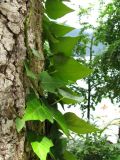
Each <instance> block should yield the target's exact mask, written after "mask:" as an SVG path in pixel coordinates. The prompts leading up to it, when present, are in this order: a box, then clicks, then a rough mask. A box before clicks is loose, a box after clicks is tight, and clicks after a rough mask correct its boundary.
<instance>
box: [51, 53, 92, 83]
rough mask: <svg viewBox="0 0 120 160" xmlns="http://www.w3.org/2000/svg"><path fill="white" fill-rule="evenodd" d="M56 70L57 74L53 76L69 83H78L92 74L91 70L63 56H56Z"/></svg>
mask: <svg viewBox="0 0 120 160" xmlns="http://www.w3.org/2000/svg"><path fill="white" fill-rule="evenodd" d="M55 69H56V72H54V73H53V76H54V77H57V78H59V79H61V80H62V81H65V82H67V83H68V82H69V83H73V82H76V81H77V80H79V79H81V78H85V77H86V76H88V75H89V74H90V73H91V72H92V70H91V69H89V68H88V67H86V66H85V65H83V64H80V63H79V62H77V61H76V60H74V59H73V58H67V57H64V56H62V55H56V56H55Z"/></svg>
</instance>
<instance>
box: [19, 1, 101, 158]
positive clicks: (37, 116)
mask: <svg viewBox="0 0 120 160" xmlns="http://www.w3.org/2000/svg"><path fill="white" fill-rule="evenodd" d="M32 3H34V2H33V1H32ZM44 7H45V8H44V10H45V14H44V16H43V44H44V53H45V71H43V72H42V73H34V72H33V71H32V69H31V67H30V66H32V64H31V63H32V58H37V59H38V60H43V59H42V58H41V53H39V52H38V51H37V48H35V49H33V48H31V47H30V46H29V44H28V35H27V34H28V32H27V29H28V27H29V25H30V18H31V15H32V14H34V13H31V12H33V11H34V8H32V5H31V8H30V11H31V12H30V13H29V15H28V16H27V17H26V19H25V23H24V24H25V45H26V47H27V54H28V56H27V59H26V62H25V71H26V75H27V77H28V78H29V81H30V82H31V84H32V85H30V88H29V94H28V96H27V98H26V110H25V113H24V115H23V117H22V118H20V117H19V118H17V119H16V127H17V130H18V131H19V132H20V130H21V129H22V128H23V127H24V125H25V124H26V122H27V121H35V123H36V125H37V124H38V123H37V122H38V121H39V122H41V125H42V126H41V127H42V128H38V129H37V130H35V131H34V133H33V131H32V133H31V131H28V132H27V133H28V134H27V137H29V138H28V141H29V143H30V144H31V147H32V149H33V151H34V152H35V154H36V155H37V156H38V157H39V158H40V159H41V160H45V159H47V157H51V158H52V159H57V160H61V159H64V160H69V159H70V158H69V157H71V159H72V160H73V159H75V158H74V155H72V156H71V153H69V152H68V151H67V150H66V142H67V141H66V139H65V138H63V137H62V135H64V136H65V135H66V136H67V138H69V137H70V134H71V131H74V132H76V133H78V134H80V133H83V134H85V133H91V132H96V131H98V129H97V128H96V127H94V126H93V125H91V124H89V123H87V122H85V121H84V120H82V119H80V118H79V117H77V116H76V115H75V114H73V113H66V114H65V115H63V114H62V113H61V112H60V111H58V108H57V103H58V102H59V103H61V104H64V103H65V101H67V103H70V104H71V102H72V103H73V101H74V103H78V101H79V102H80V99H79V98H78V95H76V93H74V92H73V91H71V89H70V87H69V85H70V84H73V83H74V82H76V81H77V80H78V79H81V78H84V77H86V76H88V75H89V74H91V73H92V70H91V69H89V68H88V67H87V66H85V65H84V64H81V63H80V62H78V61H76V60H75V59H74V57H73V49H74V46H75V44H76V43H77V41H78V37H65V36H64V35H65V34H66V33H68V32H69V31H71V30H72V29H73V28H72V27H68V26H65V25H62V24H57V23H56V22H55V21H53V20H56V19H57V18H60V17H62V16H64V15H65V14H67V13H69V12H71V11H73V10H72V9H71V8H69V7H67V6H66V5H65V4H64V3H63V2H62V1H60V0H46V1H45V4H44ZM35 12H36V10H35ZM52 19H53V20H52ZM70 119H72V121H70ZM79 123H80V124H79ZM85 126H86V127H85ZM39 130H40V131H41V132H39ZM48 153H49V156H48Z"/></svg>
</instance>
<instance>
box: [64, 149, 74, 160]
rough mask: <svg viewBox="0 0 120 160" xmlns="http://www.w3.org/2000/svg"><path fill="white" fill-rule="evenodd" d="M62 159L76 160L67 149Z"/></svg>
mask: <svg viewBox="0 0 120 160" xmlns="http://www.w3.org/2000/svg"><path fill="white" fill-rule="evenodd" d="M63 157H64V160H77V159H76V157H75V156H74V155H73V154H72V153H70V152H69V151H65V152H64V154H63Z"/></svg>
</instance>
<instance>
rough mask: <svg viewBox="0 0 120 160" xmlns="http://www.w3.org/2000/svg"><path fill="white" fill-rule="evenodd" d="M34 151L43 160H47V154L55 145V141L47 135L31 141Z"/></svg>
mask: <svg viewBox="0 0 120 160" xmlns="http://www.w3.org/2000/svg"><path fill="white" fill-rule="evenodd" d="M31 145H32V148H33V151H34V152H35V153H36V155H37V156H38V157H39V158H40V159H41V160H46V158H47V154H48V153H49V152H50V148H51V147H52V146H53V143H52V141H51V140H50V139H48V138H47V137H43V138H42V140H41V138H40V141H34V142H31Z"/></svg>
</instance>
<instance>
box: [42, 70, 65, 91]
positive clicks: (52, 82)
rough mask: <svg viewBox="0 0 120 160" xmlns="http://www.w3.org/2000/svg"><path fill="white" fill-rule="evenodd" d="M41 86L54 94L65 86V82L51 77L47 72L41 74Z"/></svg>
mask: <svg viewBox="0 0 120 160" xmlns="http://www.w3.org/2000/svg"><path fill="white" fill-rule="evenodd" d="M40 80H41V83H40V84H41V86H42V88H43V89H44V90H46V91H48V92H52V93H56V89H57V88H60V87H62V86H65V85H66V83H64V82H63V81H61V80H59V79H56V78H54V77H51V76H50V75H49V74H48V73H47V72H46V71H44V72H42V73H41V74H40Z"/></svg>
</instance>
